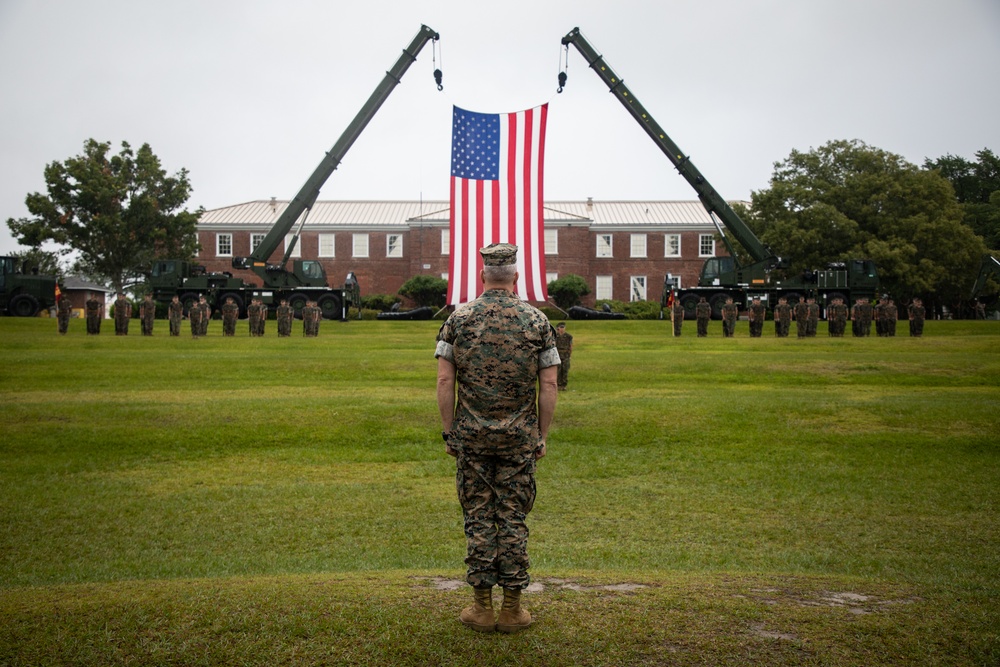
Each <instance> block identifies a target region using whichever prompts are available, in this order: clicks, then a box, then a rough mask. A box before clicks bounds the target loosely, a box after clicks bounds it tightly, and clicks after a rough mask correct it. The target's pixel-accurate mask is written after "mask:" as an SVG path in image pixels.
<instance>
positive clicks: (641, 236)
mask: <svg viewBox="0 0 1000 667" xmlns="http://www.w3.org/2000/svg"><path fill="white" fill-rule="evenodd" d="M640 239H641V240H642V254H641V255H640V254H639V253H638V252H636V242H637V241H639V240H640ZM647 246H648V241H647V238H646V235H645V234H632V235H631V238H630V239H629V250H630V253H631V254H630V256H631V257H635V258H643V257H646V254H647V253H646V249H647Z"/></svg>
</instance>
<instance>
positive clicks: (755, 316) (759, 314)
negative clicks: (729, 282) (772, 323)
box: [747, 296, 767, 338]
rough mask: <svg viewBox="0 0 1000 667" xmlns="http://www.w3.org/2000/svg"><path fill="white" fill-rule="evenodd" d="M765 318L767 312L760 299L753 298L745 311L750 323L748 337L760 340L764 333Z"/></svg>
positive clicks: (757, 297)
mask: <svg viewBox="0 0 1000 667" xmlns="http://www.w3.org/2000/svg"><path fill="white" fill-rule="evenodd" d="M766 317H767V310H766V309H765V307H764V304H762V303H761V302H760V297H759V296H755V297H754V298H753V301H751V302H750V308H748V309H747V320H749V322H750V337H751V338H760V337H761V334H763V333H764V318H766Z"/></svg>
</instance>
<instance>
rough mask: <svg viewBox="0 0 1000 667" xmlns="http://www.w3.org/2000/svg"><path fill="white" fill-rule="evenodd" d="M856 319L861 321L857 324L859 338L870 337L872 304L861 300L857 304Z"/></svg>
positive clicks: (866, 300)
mask: <svg viewBox="0 0 1000 667" xmlns="http://www.w3.org/2000/svg"><path fill="white" fill-rule="evenodd" d="M857 317H858V318H859V319H860V320H861V322H860V324H858V329H859V330H860V331H861V336H862V337H866V336H871V334H872V304H871V301H869V300H868V299H864V300H862V301H861V302H860V303H859V304H858V315H857Z"/></svg>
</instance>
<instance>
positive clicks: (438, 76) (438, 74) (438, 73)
mask: <svg viewBox="0 0 1000 667" xmlns="http://www.w3.org/2000/svg"><path fill="white" fill-rule="evenodd" d="M442 76H444V75H443V74H441V70H439V69H436V70H434V82H435V83H436V84H437V85H438V90H444V85H443V84H442V83H441V77H442Z"/></svg>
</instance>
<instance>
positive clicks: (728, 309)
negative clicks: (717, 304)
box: [722, 296, 740, 338]
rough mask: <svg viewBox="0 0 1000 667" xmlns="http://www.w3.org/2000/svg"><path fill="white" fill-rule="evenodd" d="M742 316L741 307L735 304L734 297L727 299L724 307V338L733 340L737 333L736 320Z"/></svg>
mask: <svg viewBox="0 0 1000 667" xmlns="http://www.w3.org/2000/svg"><path fill="white" fill-rule="evenodd" d="M739 316H740V307H739V306H737V305H736V304H735V303H733V297H731V296H730V297H726V303H725V305H723V306H722V336H723V337H724V338H732V337H733V334H734V333H735V332H736V320H737V319H739Z"/></svg>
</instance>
